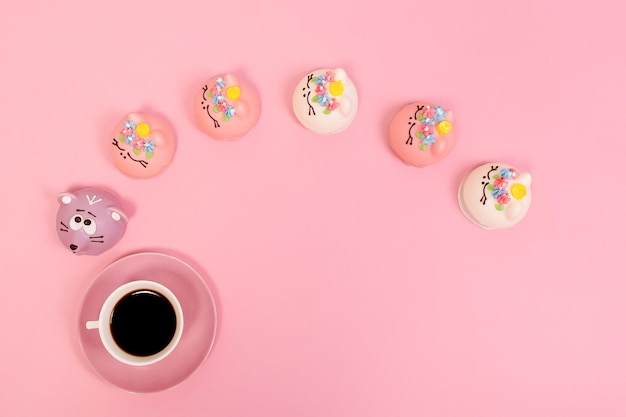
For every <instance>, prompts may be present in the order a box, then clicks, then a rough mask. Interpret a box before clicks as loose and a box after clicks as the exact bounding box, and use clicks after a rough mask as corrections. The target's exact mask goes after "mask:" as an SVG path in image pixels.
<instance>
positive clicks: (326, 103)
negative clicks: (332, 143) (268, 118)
mask: <svg viewBox="0 0 626 417" xmlns="http://www.w3.org/2000/svg"><path fill="white" fill-rule="evenodd" d="M358 107H359V98H358V95H357V91H356V87H355V86H354V84H353V83H352V81H351V80H350V78H348V75H347V74H346V71H344V70H343V69H342V68H337V69H330V68H323V69H318V70H315V71H311V72H309V73H308V74H307V75H306V76H305V77H304V78H302V79H301V80H300V82H299V83H298V85H297V86H296V89H295V90H294V93H293V112H294V113H295V115H296V118H297V119H298V120H299V121H300V123H302V125H303V126H304V127H306V128H307V129H309V130H311V131H313V132H315V133H322V134H329V133H338V132H341V131H342V130H344V129H345V128H347V127H348V126H349V125H350V123H352V121H353V120H354V118H355V117H356V113H357V110H358Z"/></svg>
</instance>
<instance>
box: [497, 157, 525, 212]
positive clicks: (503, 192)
mask: <svg viewBox="0 0 626 417" xmlns="http://www.w3.org/2000/svg"><path fill="white" fill-rule="evenodd" d="M517 177H518V172H517V170H515V169H514V168H503V169H501V170H500V173H499V174H494V175H493V176H492V177H491V178H492V179H493V183H492V184H489V185H488V186H487V190H489V191H491V195H492V196H493V198H494V199H495V200H496V204H495V207H496V210H499V211H502V210H504V206H505V205H506V204H508V203H509V202H510V201H511V194H512V195H513V197H514V198H516V199H517V200H521V199H522V198H523V197H524V196H525V195H526V187H524V185H523V184H519V183H517V184H513V186H512V187H511V190H510V192H509V190H508V187H509V181H510V180H514V179H516V178H517Z"/></svg>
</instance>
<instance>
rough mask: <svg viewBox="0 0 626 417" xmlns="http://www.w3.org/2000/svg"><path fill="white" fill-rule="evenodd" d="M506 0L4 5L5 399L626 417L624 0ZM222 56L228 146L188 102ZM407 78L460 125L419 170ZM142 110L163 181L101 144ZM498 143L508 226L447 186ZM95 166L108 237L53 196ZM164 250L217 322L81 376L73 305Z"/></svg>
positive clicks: (309, 416) (243, 409)
mask: <svg viewBox="0 0 626 417" xmlns="http://www.w3.org/2000/svg"><path fill="white" fill-rule="evenodd" d="M516 3H517V4H514V3H513V2H504V1H499V0H489V1H481V2H465V1H461V0H458V1H457V0H452V1H449V2H440V3H438V2H425V1H422V0H417V1H414V0H410V1H409V0H407V1H393V0H392V1H386V2H383V3H378V2H370V3H367V2H363V1H356V0H350V1H339V2H336V3H333V2H323V1H318V2H306V3H297V2H291V1H287V0H284V1H280V0H268V1H265V2H248V1H241V0H233V1H231V2H208V1H204V2H201V1H196V2H193V1H190V0H177V1H171V2H170V1H168V2H166V1H163V2H159V1H147V0H144V1H129V0H124V1H121V0H112V1H107V2H85V1H78V0H60V1H57V2H44V1H39V2H36V1H26V0H25V1H19V2H18V1H13V2H5V4H4V5H3V7H2V13H0V42H1V44H0V47H1V48H0V51H1V60H2V65H1V68H2V72H1V74H2V77H0V109H1V113H0V114H1V115H2V123H0V138H1V140H2V151H1V153H0V158H1V159H0V161H1V164H0V175H1V177H2V199H1V205H2V216H0V230H1V236H2V237H1V239H2V249H3V254H2V258H1V259H2V264H1V265H2V267H1V276H2V302H1V303H0V334H1V335H2V344H1V347H0V354H1V359H0V361H1V362H0V384H1V386H0V415H2V416H92V417H96V416H136V415H149V416H152V417H156V416H173V415H177V416H199V415H210V416H227V417H231V416H232V417H239V416H241V417H244V416H245V417H247V416H268V417H277V416H302V417H319V416H325V417H334V416H338V417H339V416H360V417H369V416H371V417H380V416H451V417H452V416H455V417H462V416H481V417H490V416H494V417H495V416H508V417H516V416H520V417H522V416H535V417H543V416H568V417H576V416H604V417H612V416H624V415H626V398H625V393H626V354H625V351H624V350H625V347H626V303H625V302H624V299H625V296H626V282H625V280H624V272H623V271H624V266H625V260H624V259H625V256H624V254H623V253H622V252H623V248H624V246H625V244H626V238H625V235H626V233H625V232H626V221H625V220H624V218H625V216H624V209H623V202H624V187H623V183H624V178H623V177H624V175H625V174H624V163H623V161H624V156H625V155H626V152H625V151H626V146H625V145H624V143H625V142H624V134H625V132H626V127H625V126H624V114H626V104H625V101H624V96H625V94H626V81H625V79H626V75H625V74H626V68H625V65H624V40H625V39H626V30H625V29H624V27H625V26H624V22H623V16H624V13H625V10H624V6H623V2H620V1H619V0H615V1H613V2H610V1H604V0H597V1H592V2H582V1H581V2H577V4H575V3H576V2H556V1H555V2H551V3H550V4H549V2H547V1H540V0H527V1H524V2H516ZM561 3H562V4H563V6H561V5H560V4H561ZM325 66H342V67H344V68H345V69H346V70H347V71H348V74H349V75H350V77H351V78H352V80H353V81H354V83H355V84H356V86H357V88H358V89H359V94H360V110H359V114H358V115H357V118H356V120H355V121H354V123H353V124H352V125H351V126H350V127H349V128H348V129H347V130H345V131H344V132H342V133H340V134H337V135H332V136H318V135H315V134H313V133H310V132H308V131H306V130H305V129H304V128H303V127H302V126H300V125H299V124H298V122H297V121H296V119H295V117H294V116H293V115H292V113H291V94H292V90H293V88H294V87H295V84H296V82H297V81H298V79H299V78H300V77H301V76H303V75H304V74H305V73H306V72H307V71H309V70H312V69H316V68H319V67H325ZM223 72H233V73H236V74H239V75H240V76H242V77H244V78H245V79H247V80H249V81H250V82H251V83H252V84H253V85H255V86H256V87H257V88H258V90H259V92H260V94H261V100H262V106H263V110H262V114H261V119H260V121H259V124H258V125H257V127H256V128H255V129H254V130H253V131H252V132H250V133H249V134H248V135H247V136H245V137H244V138H242V139H241V140H240V141H238V142H236V143H218V142H215V141H213V140H212V139H210V138H208V137H207V136H205V135H203V134H202V133H201V132H200V130H199V129H198V128H197V127H196V126H195V125H194V122H193V119H192V110H191V103H192V100H193V96H194V94H195V93H196V91H197V90H198V89H199V88H200V87H201V84H202V83H203V81H204V80H205V79H206V78H208V77H210V76H212V75H215V74H218V73H223ZM419 99H422V100H428V101H432V102H435V103H437V104H442V105H444V106H445V107H450V108H452V109H453V110H454V111H455V112H456V116H455V117H456V119H455V121H456V123H455V129H457V135H458V136H457V138H458V144H457V147H456V149H455V150H454V151H453V152H452V154H451V155H450V156H449V157H448V158H447V159H445V160H444V161H442V162H440V163H439V164H437V165H434V166H431V167H428V168H424V169H418V168H412V167H407V166H404V165H403V164H402V163H401V162H400V160H399V159H397V158H396V157H395V156H394V155H393V153H392V152H391V150H390V148H389V146H388V145H387V142H386V137H385V136H386V129H387V124H388V122H389V120H390V119H391V117H392V115H393V113H394V112H395V110H397V109H398V108H400V107H401V106H403V105H404V104H406V103H407V102H410V101H413V100H419ZM135 110H148V111H155V112H158V113H159V114H163V115H165V116H166V117H167V118H168V120H170V121H171V122H172V124H173V125H174V126H175V128H176V131H177V134H178V137H179V147H178V152H177V155H176V157H175V160H174V163H173V165H172V166H171V167H170V168H169V169H168V170H167V171H166V172H164V173H163V174H162V175H161V176H159V177H156V178H153V179H148V180H132V179H129V178H127V177H125V176H123V175H122V174H121V173H119V172H118V171H117V170H116V169H115V167H114V166H113V164H112V162H111V161H110V160H109V154H108V150H107V146H108V139H107V137H108V134H109V130H110V129H111V127H112V126H113V125H114V124H115V123H116V122H117V121H118V120H119V119H120V118H121V117H122V116H123V115H124V114H125V113H128V112H130V111H135ZM490 161H501V162H507V163H510V164H513V165H515V166H517V167H519V168H521V169H526V170H529V171H530V172H531V173H532V174H533V177H534V184H533V188H532V189H533V194H534V195H533V206H532V207H531V210H530V212H529V214H528V216H527V217H526V218H525V219H524V220H523V221H522V223H520V224H519V225H518V226H517V227H515V228H512V229H508V230H502V231H489V232H487V231H484V230H481V229H479V228H477V227H475V226H473V225H472V224H470V222H469V221H467V220H466V219H465V218H464V217H463V216H462V214H461V213H460V211H459V210H458V207H457V205H456V190H457V186H458V183H459V181H460V180H461V178H462V177H463V175H464V174H465V172H467V171H468V170H469V169H471V168H473V167H474V166H476V165H478V164H480V163H484V162H490ZM81 185H96V186H97V185H102V186H106V187H110V188H111V189H113V190H115V191H116V192H117V193H118V194H119V195H120V196H122V197H123V199H124V201H125V203H126V208H127V209H128V210H129V211H130V212H131V213H132V216H131V220H130V223H129V227H128V230H127V233H126V235H125V237H124V238H123V240H122V241H121V242H120V243H119V244H118V245H117V246H115V247H114V248H113V249H112V250H110V251H109V252H106V253H104V254H102V255H100V256H98V257H76V256H74V255H72V254H71V253H70V252H69V251H68V250H66V249H64V248H63V247H62V246H61V245H60V243H59V242H58V240H57V236H56V233H55V227H54V222H55V214H56V210H57V202H56V199H55V196H56V194H57V193H58V192H61V191H66V190H68V189H71V188H73V187H76V186H81ZM148 249H156V250H161V251H165V252H167V253H171V254H174V255H178V256H180V257H181V258H183V259H185V260H187V261H189V262H191V263H193V264H194V265H195V266H197V267H198V269H199V270H200V271H201V272H202V274H203V275H204V276H205V277H206V280H207V284H208V285H209V286H210V287H211V288H212V290H213V291H214V295H215V297H216V299H217V303H218V314H219V330H218V335H217V340H216V344H215V347H214V350H213V352H212V353H211V355H210V357H209V358H208V360H207V361H206V362H205V363H204V364H203V365H202V367H201V368H200V369H199V370H198V372H197V373H195V374H194V375H192V376H191V377H190V378H189V379H187V380H186V381H184V382H183V383H182V384H181V385H179V386H177V387H175V388H173V389H171V390H168V391H165V392H160V393H153V394H145V395H137V394H129V393H126V392H124V391H121V390H119V389H118V388H116V387H114V386H111V385H109V384H108V383H106V382H105V381H103V380H102V379H101V378H100V377H99V376H98V375H97V374H96V373H95V372H94V371H93V370H92V368H91V367H90V365H89V363H88V361H87V359H86V357H85V356H84V354H83V352H82V351H81V349H80V346H79V342H78V331H77V317H78V313H79V309H80V305H81V302H82V297H83V295H84V294H85V292H86V290H87V288H88V287H89V285H90V283H91V282H92V280H93V279H94V278H95V276H96V275H97V274H98V273H99V272H100V271H101V270H102V269H103V268H104V267H105V266H106V265H108V264H109V263H111V262H112V261H114V260H116V259H118V258H120V257H122V256H124V255H126V254H128V253H132V252H136V251H139V250H148Z"/></svg>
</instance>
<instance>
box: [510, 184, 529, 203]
mask: <svg viewBox="0 0 626 417" xmlns="http://www.w3.org/2000/svg"><path fill="white" fill-rule="evenodd" d="M511 195H512V196H513V197H515V199H516V200H521V199H522V198H524V196H525V195H526V187H525V186H524V184H520V183H519V182H518V183H516V184H513V185H512V186H511Z"/></svg>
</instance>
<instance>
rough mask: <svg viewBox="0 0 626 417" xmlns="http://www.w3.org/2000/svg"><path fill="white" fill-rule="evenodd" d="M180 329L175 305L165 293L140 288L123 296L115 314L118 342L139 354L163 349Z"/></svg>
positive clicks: (129, 351) (122, 347) (114, 322)
mask: <svg viewBox="0 0 626 417" xmlns="http://www.w3.org/2000/svg"><path fill="white" fill-rule="evenodd" d="M175 331H176V313H175V312H174V307H173V306H172V304H171V303H170V302H169V301H168V299H167V298H165V297H164V296H163V295H162V294H160V293H158V292H156V291H152V290H137V291H134V292H131V293H129V294H126V295H125V296H124V297H122V298H121V299H120V300H119V301H118V302H117V304H116V305H115V308H114V309H113V313H112V314H111V334H112V335H113V339H114V340H115V343H117V345H118V346H119V347H120V348H121V349H122V350H124V351H126V352H128V353H129V354H131V355H135V356H150V355H154V354H156V353H159V352H160V351H162V350H163V349H165V347H166V346H167V345H168V344H169V343H170V341H171V340H172V338H173V337H174V332H175Z"/></svg>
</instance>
